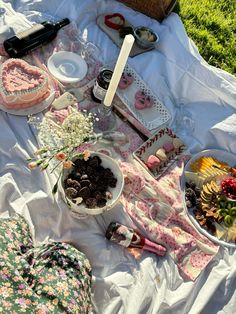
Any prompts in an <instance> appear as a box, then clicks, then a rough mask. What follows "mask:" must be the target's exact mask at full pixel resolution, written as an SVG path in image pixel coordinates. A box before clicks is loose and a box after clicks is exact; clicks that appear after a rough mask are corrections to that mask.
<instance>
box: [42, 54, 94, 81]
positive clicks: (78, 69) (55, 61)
mask: <svg viewBox="0 0 236 314" xmlns="http://www.w3.org/2000/svg"><path fill="white" fill-rule="evenodd" d="M47 66H48V70H49V72H50V73H51V74H52V75H53V76H54V77H55V78H56V79H58V81H60V82H62V83H76V82H78V81H81V80H82V79H83V78H84V77H85V75H86V74H87V71H88V66H87V63H86V62H85V61H84V59H83V58H81V57H80V56H79V55H78V54H76V53H74V52H70V51H59V52H56V53H54V54H53V55H51V57H49V59H48V62H47Z"/></svg>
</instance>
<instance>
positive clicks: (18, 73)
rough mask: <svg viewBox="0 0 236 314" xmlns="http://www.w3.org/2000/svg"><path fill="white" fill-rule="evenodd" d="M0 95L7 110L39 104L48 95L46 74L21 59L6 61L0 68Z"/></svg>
mask: <svg viewBox="0 0 236 314" xmlns="http://www.w3.org/2000/svg"><path fill="white" fill-rule="evenodd" d="M0 93H1V96H2V100H3V105H4V106H5V107H6V108H8V109H23V108H29V107H32V106H35V105H37V104H39V103H40V102H41V101H43V100H44V99H46V98H47V97H48V96H49V94H50V87H49V83H48V76H47V74H46V72H44V71H43V70H41V69H40V68H38V67H36V66H32V65H30V64H29V63H27V62H26V61H24V60H21V59H8V60H7V61H5V62H4V63H3V64H2V65H1V67H0Z"/></svg>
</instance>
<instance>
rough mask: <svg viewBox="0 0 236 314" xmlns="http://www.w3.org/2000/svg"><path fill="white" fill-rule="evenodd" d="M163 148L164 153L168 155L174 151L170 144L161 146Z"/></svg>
mask: <svg viewBox="0 0 236 314" xmlns="http://www.w3.org/2000/svg"><path fill="white" fill-rule="evenodd" d="M163 148H164V150H165V152H166V153H169V152H171V151H172V150H174V145H173V143H172V142H166V143H164V144H163Z"/></svg>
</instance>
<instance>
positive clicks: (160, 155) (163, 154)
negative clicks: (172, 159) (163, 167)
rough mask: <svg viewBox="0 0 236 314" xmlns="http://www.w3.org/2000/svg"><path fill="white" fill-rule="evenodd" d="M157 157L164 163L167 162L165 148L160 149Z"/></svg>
mask: <svg viewBox="0 0 236 314" xmlns="http://www.w3.org/2000/svg"><path fill="white" fill-rule="evenodd" d="M155 155H156V156H157V157H158V158H159V159H160V160H162V161H165V160H166V159H167V156H166V153H165V150H164V149H163V148H159V149H158V150H157V151H156V153H155Z"/></svg>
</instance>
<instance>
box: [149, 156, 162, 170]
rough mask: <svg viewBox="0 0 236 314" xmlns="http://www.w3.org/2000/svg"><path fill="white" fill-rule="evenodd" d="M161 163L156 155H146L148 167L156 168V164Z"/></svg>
mask: <svg viewBox="0 0 236 314" xmlns="http://www.w3.org/2000/svg"><path fill="white" fill-rule="evenodd" d="M160 163H161V161H160V159H159V158H157V157H156V156H154V155H150V156H149V157H148V160H147V162H146V165H147V166H148V168H149V169H154V168H156V167H157V166H159V165H160Z"/></svg>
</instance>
